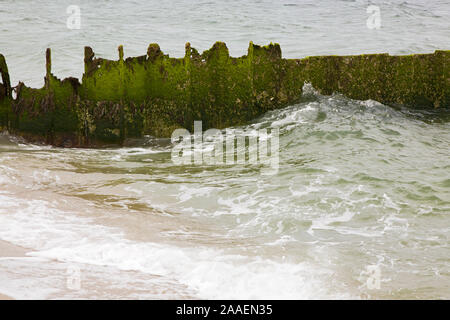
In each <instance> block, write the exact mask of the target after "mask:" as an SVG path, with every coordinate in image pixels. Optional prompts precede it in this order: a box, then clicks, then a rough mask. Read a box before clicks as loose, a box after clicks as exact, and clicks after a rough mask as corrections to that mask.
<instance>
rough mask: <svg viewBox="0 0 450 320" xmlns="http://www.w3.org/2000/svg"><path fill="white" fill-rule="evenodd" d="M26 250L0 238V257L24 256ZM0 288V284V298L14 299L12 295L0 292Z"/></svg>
mask: <svg viewBox="0 0 450 320" xmlns="http://www.w3.org/2000/svg"><path fill="white" fill-rule="evenodd" d="M26 252H27V249H25V248H22V247H19V246H16V245H14V244H12V243H9V242H7V241H3V240H0V258H9V257H24V256H25V253H26ZM1 290H2V288H1V286H0V300H14V299H13V298H12V297H10V296H7V295H5V294H3V293H1Z"/></svg>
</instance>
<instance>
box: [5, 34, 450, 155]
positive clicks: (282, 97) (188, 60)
mask: <svg viewBox="0 0 450 320" xmlns="http://www.w3.org/2000/svg"><path fill="white" fill-rule="evenodd" d="M185 52H186V53H185V56H184V57H183V58H170V57H169V56H168V55H165V54H163V52H162V51H161V50H160V48H159V46H158V45H157V44H150V45H149V47H148V50H147V54H146V55H142V56H139V57H131V58H126V59H124V53H123V47H122V46H120V47H119V60H117V61H112V60H107V59H102V58H98V57H95V54H94V52H93V50H92V49H91V48H89V47H86V48H85V52H84V65H85V70H84V74H83V78H82V81H81V83H80V82H79V80H78V79H76V78H66V79H64V80H60V79H58V78H57V77H56V76H55V75H53V74H52V71H51V51H50V49H47V52H46V61H47V62H46V75H45V84H44V87H43V88H41V89H33V88H29V87H27V86H26V85H24V84H23V83H22V82H19V84H18V85H17V86H16V87H14V88H12V87H11V83H10V79H9V73H8V68H7V64H6V61H5V58H4V57H3V55H1V54H0V73H1V80H2V81H1V83H0V129H3V130H5V129H6V130H8V131H9V132H10V133H13V134H17V135H20V136H23V137H25V138H26V139H28V140H29V141H33V142H45V143H48V144H52V145H56V146H66V147H77V146H98V145H105V144H121V143H122V142H123V141H124V140H125V139H126V138H138V137H142V136H144V135H153V136H157V137H170V135H171V133H172V131H173V130H174V129H176V128H180V127H183V128H187V129H189V130H191V131H192V127H193V123H194V120H202V121H203V129H204V130H206V129H208V128H219V129H221V128H225V127H229V126H236V125H241V124H244V123H246V122H247V121H249V120H251V119H253V118H255V117H257V116H259V115H261V114H263V113H264V112H266V111H268V110H272V109H275V108H281V107H284V106H287V105H289V104H292V103H295V102H297V101H298V100H299V99H300V98H301V95H302V87H303V85H304V83H305V82H309V83H311V84H312V86H313V87H314V88H315V89H316V90H318V91H319V92H320V93H322V94H332V93H334V92H339V93H342V94H344V95H346V96H347V97H349V98H352V99H360V100H366V99H373V100H377V101H379V102H381V103H384V104H395V105H398V104H401V105H411V106H421V107H429V108H438V107H439V108H448V107H449V105H450V82H449V81H450V80H449V78H450V77H449V58H450V51H436V52H434V53H431V54H413V55H405V56H390V55H388V54H368V55H355V56H317V57H306V58H304V59H283V58H282V57H281V49H280V46H279V45H278V44H270V45H268V46H258V45H255V44H253V43H250V46H249V48H248V53H247V55H244V56H242V57H239V58H234V57H230V55H229V52H228V48H227V47H226V45H225V44H224V43H222V42H216V43H215V44H214V45H213V47H212V48H211V49H209V50H206V51H204V52H203V53H202V54H200V53H199V52H198V51H197V50H195V49H194V48H192V47H191V46H190V44H189V43H187V44H186V51H185ZM13 89H14V90H15V91H16V97H15V98H13V96H12V91H13Z"/></svg>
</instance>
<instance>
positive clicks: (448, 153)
mask: <svg viewBox="0 0 450 320" xmlns="http://www.w3.org/2000/svg"><path fill="white" fill-rule="evenodd" d="M67 3H68V2H67ZM70 4H72V3H70ZM79 4H80V7H81V12H82V27H81V29H80V30H70V31H68V30H67V29H66V28H65V19H66V17H67V15H66V14H65V7H66V6H67V5H66V2H64V1H61V2H58V4H53V3H52V2H42V1H40V2H39V3H38V2H37V1H36V2H33V1H14V2H12V1H2V2H0V5H1V6H0V21H1V22H0V39H1V42H0V52H2V53H4V54H5V55H6V58H7V61H8V64H9V68H10V71H11V74H12V78H13V82H17V81H18V80H19V79H20V80H26V83H27V84H31V85H35V86H39V85H41V84H42V83H41V82H42V81H41V79H42V78H43V75H44V54H43V52H44V48H45V47H47V46H51V47H52V48H53V65H54V72H55V74H56V75H58V76H69V75H76V76H80V75H81V73H82V71H83V66H82V52H83V50H82V48H83V46H84V45H91V46H92V47H93V48H94V50H95V51H96V52H97V53H98V55H100V56H104V57H111V58H115V55H116V47H117V45H118V44H124V45H125V54H126V55H138V54H142V53H144V52H145V50H146V47H147V45H148V43H149V42H158V43H160V45H161V47H162V49H163V50H164V51H166V52H167V53H169V54H171V55H174V56H181V55H183V50H184V49H183V48H184V42H186V41H190V42H191V43H192V45H193V46H196V47H197V48H199V49H206V48H208V47H210V45H211V44H212V43H213V42H214V41H216V40H223V41H226V42H227V44H228V46H229V48H230V51H231V53H232V54H233V55H240V54H244V53H245V50H246V48H247V45H248V41H250V40H253V41H254V42H256V43H267V42H269V41H277V42H280V44H281V46H282V49H284V50H283V52H284V56H287V57H302V56H306V55H315V54H325V53H326V54H349V53H352V54H354V53H362V52H386V51H387V52H390V53H392V54H403V53H412V52H432V51H434V50H435V49H446V47H445V46H446V45H447V41H448V38H449V28H448V14H449V5H448V3H446V2H444V1H441V2H439V1H436V2H433V3H432V4H429V3H427V2H425V1H408V2H405V1H402V2H401V1H383V2H379V3H378V5H379V6H380V9H381V17H382V28H381V29H379V30H370V29H368V28H367V27H366V19H367V16H368V14H367V13H366V11H365V10H366V8H367V5H368V3H367V2H366V1H336V2H331V1H324V2H320V4H316V3H315V2H313V1H303V2H301V3H300V2H295V1H293V0H292V1H282V2H279V3H276V4H275V3H271V2H268V1H258V2H256V1H253V2H245V4H244V3H242V4H241V3H238V2H230V3H228V2H227V4H225V3H221V2H218V1H208V2H188V1H178V2H170V3H167V4H158V3H157V2H144V1H120V2H114V1H99V2H96V3H95V4H90V3H88V2H83V1H81V2H79ZM371 4H375V5H376V4H377V2H376V1H374V2H371ZM350 44H351V46H350ZM166 48H167V49H166ZM447 49H448V48H447ZM304 92H305V94H304V97H303V100H302V102H300V103H299V104H296V105H292V106H289V107H287V108H284V109H281V110H276V111H272V112H269V113H267V114H265V115H263V116H262V117H260V118H258V119H255V120H254V121H253V122H252V123H249V124H248V125H247V126H244V127H240V128H237V129H260V128H277V129H278V130H279V144H280V149H279V170H278V173H277V174H275V175H269V176H267V175H262V174H261V167H260V166H252V165H246V166H226V165H216V166H206V165H194V164H192V165H176V164H174V163H173V162H172V161H171V151H172V147H173V146H172V145H171V144H170V143H169V141H167V140H164V139H154V138H152V137H146V138H145V139H142V140H141V141H135V142H134V144H133V145H129V146H127V147H124V148H113V149H96V150H88V149H60V148H52V147H48V146H36V145H30V144H27V143H25V142H24V141H21V140H20V139H18V138H16V137H13V136H10V135H8V134H6V133H5V134H3V135H2V136H1V137H0V239H1V240H5V241H9V242H11V243H14V244H16V245H20V246H23V247H25V248H28V249H29V250H30V253H29V254H28V256H26V257H22V258H14V259H13V258H1V259H0V292H2V293H6V294H9V295H11V296H13V297H17V298H60V297H66V298H80V297H81V298H86V297H88V298H102V297H106V298H186V297H187V298H231V299H234V298H288V299H289V298H332V299H341V298H344V299H346V298H357V299H359V298H362V299H365V298H373V299H380V298H395V299H397V298H406V299H414V298H447V299H448V298H450V248H449V244H450V242H449V235H450V220H449V219H450V218H449V214H450V174H449V172H450V148H449V143H450V130H449V129H450V122H449V120H450V114H449V112H448V109H447V110H445V109H440V110H428V111H427V110H420V109H405V108H398V107H397V108H394V107H392V106H386V105H383V104H380V103H378V102H376V101H372V100H367V101H356V100H351V99H348V98H346V97H344V96H342V95H339V94H334V95H332V96H322V95H320V94H318V93H317V92H315V90H314V88H312V87H311V86H309V85H306V86H305V87H304ZM235 129H236V128H235ZM70 268H78V270H79V272H80V274H81V284H80V288H79V289H76V290H74V289H71V288H68V287H67V286H66V280H67V278H68V277H69V275H68V273H67V270H71V269H70Z"/></svg>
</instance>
